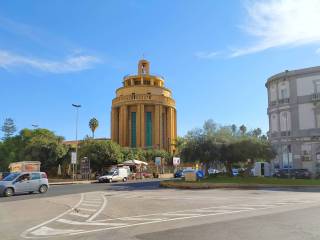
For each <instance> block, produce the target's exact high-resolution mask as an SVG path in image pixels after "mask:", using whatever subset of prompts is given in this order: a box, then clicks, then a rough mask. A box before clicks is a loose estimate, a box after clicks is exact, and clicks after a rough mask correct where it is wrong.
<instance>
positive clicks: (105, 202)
mask: <svg viewBox="0 0 320 240" xmlns="http://www.w3.org/2000/svg"><path fill="white" fill-rule="evenodd" d="M102 198H103V204H102V206H101V207H100V209H99V210H98V211H97V212H96V213H95V214H93V215H92V216H91V217H90V218H89V219H88V220H87V221H89V222H90V221H92V220H93V219H95V218H96V217H97V216H98V215H99V214H100V213H101V212H102V211H103V210H104V209H105V207H106V206H107V203H108V201H107V198H106V197H105V196H104V195H102Z"/></svg>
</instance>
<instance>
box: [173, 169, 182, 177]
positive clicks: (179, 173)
mask: <svg viewBox="0 0 320 240" xmlns="http://www.w3.org/2000/svg"><path fill="white" fill-rule="evenodd" d="M182 176H183V170H181V169H179V170H177V171H176V172H175V173H174V177H175V178H181V177H182Z"/></svg>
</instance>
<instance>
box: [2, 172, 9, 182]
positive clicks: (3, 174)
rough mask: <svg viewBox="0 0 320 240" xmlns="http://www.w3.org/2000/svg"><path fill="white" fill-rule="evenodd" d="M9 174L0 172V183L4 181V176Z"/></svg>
mask: <svg viewBox="0 0 320 240" xmlns="http://www.w3.org/2000/svg"><path fill="white" fill-rule="evenodd" d="M9 174H10V172H0V181H1V180H2V179H4V178H5V177H6V176H8V175H9Z"/></svg>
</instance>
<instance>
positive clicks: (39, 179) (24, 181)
mask: <svg viewBox="0 0 320 240" xmlns="http://www.w3.org/2000/svg"><path fill="white" fill-rule="evenodd" d="M48 188H49V183H48V178H47V174H46V173H44V172H20V173H10V174H9V175H8V176H6V177H5V178H4V179H3V180H2V181H0V195H3V196H6V197H10V196H12V195H14V194H17V193H33V192H39V193H45V192H47V190H48Z"/></svg>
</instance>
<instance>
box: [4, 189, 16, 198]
mask: <svg viewBox="0 0 320 240" xmlns="http://www.w3.org/2000/svg"><path fill="white" fill-rule="evenodd" d="M3 194H4V196H6V197H11V196H12V195H13V194H14V190H13V188H6V189H5V190H4V192H3Z"/></svg>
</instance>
